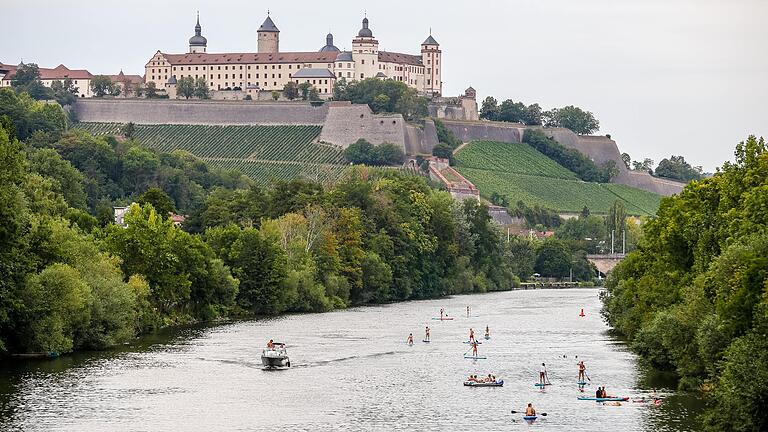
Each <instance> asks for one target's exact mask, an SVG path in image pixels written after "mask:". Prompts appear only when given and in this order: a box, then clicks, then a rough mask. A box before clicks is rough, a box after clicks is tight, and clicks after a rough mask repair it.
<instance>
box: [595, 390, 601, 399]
mask: <svg viewBox="0 0 768 432" xmlns="http://www.w3.org/2000/svg"><path fill="white" fill-rule="evenodd" d="M595 397H596V398H601V397H603V388H602V387H598V388H597V390H596V391H595Z"/></svg>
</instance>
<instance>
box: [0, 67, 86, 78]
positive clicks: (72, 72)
mask: <svg viewBox="0 0 768 432" xmlns="http://www.w3.org/2000/svg"><path fill="white" fill-rule="evenodd" d="M38 71H39V72H40V79H41V80H63V79H65V78H70V79H91V78H93V75H91V73H90V72H88V71H87V70H85V69H68V68H67V67H66V66H64V65H63V64H60V65H58V66H56V67H55V68H53V69H48V68H39V69H38ZM14 75H16V68H15V67H14V70H12V71H10V72H8V74H7V75H6V76H5V77H4V78H3V80H11V79H13V76H14Z"/></svg>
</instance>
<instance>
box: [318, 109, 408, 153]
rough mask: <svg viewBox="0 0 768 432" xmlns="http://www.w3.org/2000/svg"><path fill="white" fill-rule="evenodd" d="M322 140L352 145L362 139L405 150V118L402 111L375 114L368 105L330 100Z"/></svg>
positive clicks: (321, 133) (344, 145)
mask: <svg viewBox="0 0 768 432" xmlns="http://www.w3.org/2000/svg"><path fill="white" fill-rule="evenodd" d="M327 105H328V115H327V116H326V118H325V123H324V125H323V130H322V132H320V141H325V142H329V143H333V144H336V145H340V146H342V147H345V148H346V147H348V146H349V145H350V144H352V143H354V142H355V141H357V140H358V139H360V138H363V139H366V140H368V141H369V142H371V143H372V144H381V143H385V142H387V143H392V144H396V145H399V146H400V147H401V148H403V149H405V121H404V120H403V116H401V115H400V114H395V115H392V114H390V115H381V114H374V113H373V112H372V111H371V109H370V108H369V107H368V105H352V104H350V103H343V102H330V103H328V104H327Z"/></svg>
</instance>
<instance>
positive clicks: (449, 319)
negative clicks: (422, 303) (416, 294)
mask: <svg viewBox="0 0 768 432" xmlns="http://www.w3.org/2000/svg"><path fill="white" fill-rule="evenodd" d="M432 319H433V320H435V321H451V320H453V318H437V317H432Z"/></svg>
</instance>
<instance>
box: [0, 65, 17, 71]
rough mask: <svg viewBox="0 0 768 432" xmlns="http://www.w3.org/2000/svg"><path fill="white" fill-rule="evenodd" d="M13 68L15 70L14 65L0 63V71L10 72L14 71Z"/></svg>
mask: <svg viewBox="0 0 768 432" xmlns="http://www.w3.org/2000/svg"><path fill="white" fill-rule="evenodd" d="M15 70H16V66H15V65H9V64H3V63H0V71H8V72H12V71H15Z"/></svg>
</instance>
